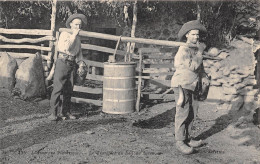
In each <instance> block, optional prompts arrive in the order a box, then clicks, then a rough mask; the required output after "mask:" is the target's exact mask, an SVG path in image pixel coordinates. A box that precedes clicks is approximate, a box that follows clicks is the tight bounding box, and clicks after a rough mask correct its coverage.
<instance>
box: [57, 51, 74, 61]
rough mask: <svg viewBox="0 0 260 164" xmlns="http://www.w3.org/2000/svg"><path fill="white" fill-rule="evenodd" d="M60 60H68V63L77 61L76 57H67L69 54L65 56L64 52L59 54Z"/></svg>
mask: <svg viewBox="0 0 260 164" xmlns="http://www.w3.org/2000/svg"><path fill="white" fill-rule="evenodd" d="M59 59H64V60H67V61H72V62H74V61H75V59H76V56H72V55H67V54H64V53H62V52H59Z"/></svg>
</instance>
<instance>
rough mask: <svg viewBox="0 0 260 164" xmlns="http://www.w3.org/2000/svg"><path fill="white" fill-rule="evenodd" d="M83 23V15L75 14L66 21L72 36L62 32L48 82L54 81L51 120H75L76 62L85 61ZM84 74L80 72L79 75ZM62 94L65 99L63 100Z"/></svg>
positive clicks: (85, 21) (84, 20) (84, 19)
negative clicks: (72, 100) (82, 45)
mask: <svg viewBox="0 0 260 164" xmlns="http://www.w3.org/2000/svg"><path fill="white" fill-rule="evenodd" d="M82 23H87V19H86V17H85V15H83V14H73V15H71V16H70V17H69V18H68V19H67V21H66V27H67V28H70V29H71V30H72V34H71V33H68V32H62V33H61V34H60V37H59V40H58V44H57V48H58V58H57V60H56V62H55V64H54V66H53V68H52V70H51V72H50V75H49V76H48V78H47V80H50V79H52V76H53V74H54V79H53V91H52V94H51V100H50V106H51V109H50V114H51V115H50V116H49V117H48V118H49V119H50V120H57V119H58V117H61V118H62V119H75V116H73V115H72V114H71V110H70V103H71V95H72V92H73V85H74V76H75V69H76V62H77V61H80V60H82V59H83V56H82V51H81V41H80V37H79V35H78V34H79V31H80V28H81V26H82ZM83 73H84V72H78V74H79V75H81V74H83ZM61 94H62V96H63V99H62V100H61V99H60V97H61Z"/></svg>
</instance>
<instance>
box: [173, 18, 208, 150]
mask: <svg viewBox="0 0 260 164" xmlns="http://www.w3.org/2000/svg"><path fill="white" fill-rule="evenodd" d="M200 32H206V28H205V27H204V26H203V25H202V24H201V23H200V22H199V21H198V20H194V21H190V22H187V23H185V24H184V25H183V26H182V28H181V29H180V31H179V33H178V37H179V40H181V41H183V40H184V39H186V43H187V44H194V45H197V47H186V46H180V47H179V50H178V52H177V54H176V56H175V60H174V67H175V68H176V72H175V73H174V75H173V77H172V81H171V87H172V88H173V90H174V94H175V102H176V115H175V139H176V146H177V149H178V150H179V151H181V152H182V153H183V154H191V153H193V151H194V149H193V148H194V147H199V146H201V144H202V141H201V140H199V141H195V140H193V139H191V138H190V130H191V126H192V122H193V120H194V118H195V116H196V113H197V108H198V106H197V105H195V101H194V96H195V95H196V93H195V89H196V87H197V86H198V81H199V76H200V71H201V68H202V54H203V51H204V49H205V48H206V46H205V44H203V43H199V33H200Z"/></svg>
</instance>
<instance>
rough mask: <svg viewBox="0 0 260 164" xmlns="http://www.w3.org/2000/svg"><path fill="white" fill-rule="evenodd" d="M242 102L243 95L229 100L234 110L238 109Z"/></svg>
mask: <svg viewBox="0 0 260 164" xmlns="http://www.w3.org/2000/svg"><path fill="white" fill-rule="evenodd" d="M243 104H244V97H243V96H238V97H236V98H234V99H233V100H231V108H232V109H234V110H239V109H241V108H242V107H243Z"/></svg>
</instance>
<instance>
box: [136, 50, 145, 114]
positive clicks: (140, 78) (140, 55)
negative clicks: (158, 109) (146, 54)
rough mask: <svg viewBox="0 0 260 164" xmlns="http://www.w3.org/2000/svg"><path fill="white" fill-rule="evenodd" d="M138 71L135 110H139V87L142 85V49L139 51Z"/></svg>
mask: <svg viewBox="0 0 260 164" xmlns="http://www.w3.org/2000/svg"><path fill="white" fill-rule="evenodd" d="M139 52H140V53H139V70H138V71H139V73H138V86H137V98H136V106H135V109H136V111H137V112H139V111H140V99H141V87H142V69H143V68H142V63H143V55H142V50H140V51H139Z"/></svg>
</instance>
